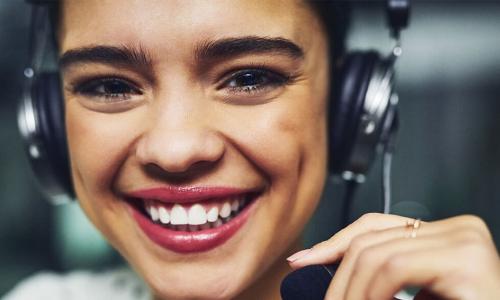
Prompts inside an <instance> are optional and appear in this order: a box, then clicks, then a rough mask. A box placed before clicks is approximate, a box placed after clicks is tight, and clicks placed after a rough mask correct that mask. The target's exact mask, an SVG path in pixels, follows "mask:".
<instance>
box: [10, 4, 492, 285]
mask: <svg viewBox="0 0 500 300" xmlns="http://www.w3.org/2000/svg"><path fill="white" fill-rule="evenodd" d="M28 24H29V7H28V5H27V4H25V3H24V1H22V0H1V1H0V144H1V145H2V146H1V147H0V199H1V200H0V295H2V294H4V293H5V292H6V291H7V290H9V289H11V288H12V287H13V285H14V284H15V283H16V282H18V281H19V280H21V279H22V278H25V277H26V276H29V275H31V274H33V273H35V272H37V271H40V270H55V271H69V270H73V269H76V268H84V269H94V270H95V269H104V268H108V267H112V266H114V265H117V264H121V263H122V261H121V259H120V257H119V256H118V255H117V254H116V253H115V252H114V251H113V250H111V249H110V247H109V246H108V245H107V244H106V242H104V241H103V240H102V239H101V238H100V235H99V234H98V233H97V232H96V231H95V230H94V229H93V228H92V226H91V225H90V224H89V223H88V221H87V220H86V219H85V217H84V216H82V214H81V212H80V209H79V207H78V205H76V204H71V205H66V206H59V207H53V206H50V205H49V204H48V203H47V202H46V201H43V199H42V196H41V195H40V193H39V192H38V191H37V183H36V181H35V180H34V178H33V175H32V173H31V171H30V169H29V166H28V163H27V161H26V159H25V157H24V148H23V144H22V141H21V139H20V137H19V135H18V133H17V128H16V108H17V105H18V101H19V98H20V95H21V89H22V69H23V66H24V65H25V63H26V61H27V44H28V40H27V39H28V33H27V32H28ZM391 45H392V42H391V40H390V39H389V38H388V32H387V29H386V27H385V16H384V11H383V5H381V4H380V3H374V1H364V2H359V1H358V2H355V3H354V4H353V12H352V26H351V28H350V33H349V37H348V46H349V48H371V47H374V48H376V49H378V50H380V51H382V52H387V53H388V52H389V50H390V49H391ZM403 46H404V54H403V56H402V58H401V59H400V60H399V61H398V65H397V72H398V90H399V94H400V119H401V125H400V133H399V137H398V142H397V152H396V155H395V158H394V161H393V199H394V203H393V207H392V210H393V212H395V213H399V214H403V215H408V216H414V217H422V218H424V219H427V220H433V219H438V218H444V217H448V216H453V215H457V214H463V213H472V214H477V215H479V216H481V217H483V218H484V219H485V221H486V222H487V223H488V225H489V226H490V228H491V231H492V233H493V236H494V238H495V241H496V243H497V246H498V245H499V244H500V218H499V217H500V137H499V131H500V2H499V1H451V0H449V1H414V3H413V11H412V20H411V27H410V29H408V30H406V31H405V32H404V33H403ZM379 173H380V163H378V164H377V165H376V166H374V168H373V169H372V171H371V174H370V177H369V179H368V181H367V183H366V184H364V185H363V186H362V188H361V190H360V192H359V193H358V195H357V197H356V199H355V201H354V203H353V209H352V211H351V217H352V218H356V217H358V216H359V215H361V214H362V213H364V212H368V211H379V210H380V205H379V203H380V187H379V185H380V184H379V181H380V176H379ZM342 194H343V186H342V185H340V184H339V183H335V182H334V180H329V181H328V184H327V187H326V191H325V195H324V198H325V199H323V201H322V203H321V204H320V208H319V209H318V211H317V213H316V215H315V217H314V219H313V220H312V222H311V223H310V225H309V227H308V228H307V230H306V244H312V243H315V242H318V241H320V240H322V239H326V238H327V237H329V236H330V235H331V234H333V233H334V232H335V231H336V230H338V228H339V226H340V219H341V216H340V213H341V211H340V209H339V208H340V198H341V195H342Z"/></svg>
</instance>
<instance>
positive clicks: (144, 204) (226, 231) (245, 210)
mask: <svg viewBox="0 0 500 300" xmlns="http://www.w3.org/2000/svg"><path fill="white" fill-rule="evenodd" d="M261 194H262V191H259V192H245V193H236V194H234V193H232V194H231V195H228V196H224V195H222V196H220V197H213V198H208V199H202V200H200V201H196V200H194V201H192V200H189V201H179V202H175V201H165V200H164V199H154V198H153V197H147V198H142V197H131V198H128V199H127V200H128V201H127V202H128V203H129V204H130V205H129V206H131V208H132V210H133V212H132V213H133V216H134V218H135V220H136V222H137V223H138V225H139V227H140V228H141V229H142V231H143V232H144V233H145V234H146V236H148V237H149V239H151V240H152V241H153V242H155V243H156V244H158V245H160V246H162V247H163V248H166V249H169V250H172V251H174V252H180V253H189V252H200V251H206V250H210V249H212V248H214V247H217V246H219V245H222V244H223V243H224V242H226V241H227V240H228V239H230V238H231V237H232V236H233V235H234V234H235V233H236V232H237V231H238V230H239V228H241V227H242V225H243V224H244V223H245V222H246V220H247V219H248V216H249V213H250V210H251V207H253V206H254V205H253V204H254V203H255V202H257V199H259V198H260V195H261ZM186 202H187V203H186Z"/></svg>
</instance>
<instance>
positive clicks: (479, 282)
mask: <svg viewBox="0 0 500 300" xmlns="http://www.w3.org/2000/svg"><path fill="white" fill-rule="evenodd" d="M413 222H415V220H413V219H410V218H406V217H401V216H396V215H383V214H375V213H370V214H366V215H364V216H362V217H361V218H359V219H358V220H357V221H355V222H354V223H352V224H351V225H349V226H347V227H346V228H344V229H343V230H341V231H339V232H338V233H337V234H335V235H334V236H333V237H331V238H330V239H329V240H326V241H324V242H321V243H319V244H317V245H315V246H314V247H312V248H311V249H306V250H303V251H300V252H298V253H296V254H294V255H292V256H290V257H289V258H288V261H289V263H290V265H291V267H292V268H294V269H297V268H301V267H305V266H307V265H314V264H330V263H333V262H336V261H339V260H342V262H341V263H340V265H339V268H338V269H337V272H336V273H335V276H334V278H333V280H332V282H331V283H330V286H329V288H328V292H327V294H326V298H325V299H328V300H344V299H345V300H364V299H376V300H381V299H392V297H393V295H394V294H396V293H397V292H398V291H399V290H401V289H403V288H404V287H405V286H419V287H422V288H423V289H422V291H421V292H420V293H419V294H418V295H417V297H416V298H415V299H500V259H499V256H498V252H497V250H496V248H495V245H494V243H493V240H492V237H491V234H490V232H489V230H488V228H487V226H486V225H485V223H484V222H483V221H482V220H481V219H480V218H478V217H475V216H459V217H453V218H449V219H444V220H440V221H435V222H421V224H420V227H419V228H418V229H414V228H413V226H412V224H413ZM408 224H410V225H408ZM412 232H414V235H413V236H414V237H415V238H412ZM415 234H416V236H415Z"/></svg>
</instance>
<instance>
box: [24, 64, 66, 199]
mask: <svg viewBox="0 0 500 300" xmlns="http://www.w3.org/2000/svg"><path fill="white" fill-rule="evenodd" d="M31 98H32V101H33V107H34V110H35V111H34V114H35V119H36V122H37V130H38V132H37V137H38V141H37V144H38V145H39V149H40V152H41V153H40V160H42V162H41V163H38V164H35V165H34V169H35V173H37V177H38V178H39V180H40V181H41V183H42V185H43V188H44V190H45V191H46V192H47V193H48V195H49V196H50V197H53V196H57V195H69V196H73V195H74V193H73V187H72V184H71V174H70V167H69V159H68V151H67V142H66V129H65V122H64V101H63V95H62V89H61V80H60V76H59V73H57V72H50V73H41V74H39V75H38V76H36V78H35V79H34V82H33V85H32V89H31Z"/></svg>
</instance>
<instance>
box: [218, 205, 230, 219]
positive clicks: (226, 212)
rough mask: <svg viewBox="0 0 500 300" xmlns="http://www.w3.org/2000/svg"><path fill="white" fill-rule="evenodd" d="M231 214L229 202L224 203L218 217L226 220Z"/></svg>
mask: <svg viewBox="0 0 500 300" xmlns="http://www.w3.org/2000/svg"><path fill="white" fill-rule="evenodd" d="M230 214H231V204H229V202H224V204H223V205H222V208H221V209H220V212H219V215H220V216H221V218H227V217H229V215H230Z"/></svg>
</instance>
